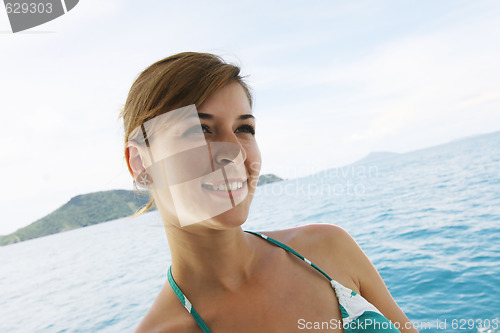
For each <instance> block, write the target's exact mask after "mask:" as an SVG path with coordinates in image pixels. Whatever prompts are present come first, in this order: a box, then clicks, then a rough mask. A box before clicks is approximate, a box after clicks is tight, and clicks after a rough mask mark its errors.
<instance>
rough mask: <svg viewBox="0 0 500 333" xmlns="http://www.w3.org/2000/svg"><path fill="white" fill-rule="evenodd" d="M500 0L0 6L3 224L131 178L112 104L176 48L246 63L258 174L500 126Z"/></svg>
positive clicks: (6, 227)
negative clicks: (53, 10) (19, 17)
mask: <svg viewBox="0 0 500 333" xmlns="http://www.w3.org/2000/svg"><path fill="white" fill-rule="evenodd" d="M499 40H500V2H498V1H480V0H475V1H459V0H454V1H447V0H443V1H431V0H422V1H399V0H393V1H316V2H314V3H312V4H310V3H307V6H306V5H305V3H304V2H303V1H300V2H299V1H290V0H287V1H274V2H273V1H271V2H269V1H245V2H236V1H175V2H174V1H168V2H167V1H164V2H159V1H157V2H153V1H150V2H146V1H130V0H120V1H118V0H106V1H97V0H81V1H80V2H79V3H78V5H77V6H76V7H75V8H74V9H72V10H71V11H69V12H68V13H67V14H65V15H63V16H61V17H59V18H57V19H55V20H53V21H51V22H48V23H46V24H43V25H40V26H38V27H34V28H32V29H29V30H27V31H25V32H19V33H16V34H13V33H12V32H11V28H10V25H9V21H8V18H7V14H6V11H5V10H4V9H3V8H0V113H1V117H0V119H1V124H2V130H1V131H0V142H2V144H3V147H2V148H3V149H2V151H1V154H0V165H1V171H2V175H3V182H2V184H3V185H4V186H3V191H1V193H0V211H1V212H2V217H1V218H0V234H7V233H10V232H13V231H15V230H16V229H18V228H20V227H22V226H25V225H28V224H30V223H32V222H34V221H35V220H37V219H39V218H41V217H43V216H45V215H47V214H48V213H50V212H52V211H53V210H55V209H57V208H58V207H60V206H61V205H63V204H64V203H66V202H67V201H69V200H70V199H71V197H73V196H76V195H79V194H84V193H90V192H96V191H103V190H111V189H129V190H131V189H133V187H132V178H131V177H130V175H129V173H128V170H127V167H126V164H125V160H124V158H123V128H122V123H121V121H120V120H119V119H118V113H119V112H120V109H121V108H122V107H123V105H124V103H125V100H126V97H127V93H128V90H129V89H130V86H131V85H132V83H133V81H134V80H135V78H136V77H137V75H138V74H139V73H140V72H141V71H142V70H143V69H145V68H146V67H148V66H149V65H150V64H152V63H153V62H155V61H157V60H160V59H162V58H165V57H167V56H169V55H172V54H174V53H177V52H181V51H200V52H211V53H215V54H218V55H220V56H222V57H223V58H224V59H226V60H227V61H229V62H232V63H235V64H238V65H239V66H241V67H242V71H243V74H244V75H246V76H247V82H248V83H249V85H250V86H251V88H252V92H253V94H254V99H255V104H254V110H253V112H254V115H255V116H256V119H257V126H256V132H257V133H256V137H257V140H258V142H259V146H260V150H261V153H262V158H263V166H262V173H274V174H277V175H279V176H281V177H284V178H294V177H300V176H305V175H308V174H312V173H315V172H317V171H320V170H323V169H327V168H333V167H339V166H343V165H347V164H349V163H352V162H354V161H356V160H358V159H361V158H363V157H364V156H366V155H367V154H368V153H370V152H375V151H391V152H400V153H403V152H408V151H412V150H416V149H421V148H425V147H429V146H433V145H437V144H442V143H446V142H449V141H451V140H454V139H458V138H462V137H465V136H472V135H477V134H482V133H489V132H493V131H498V130H500V61H498V59H500V43H499V42H498V41H499Z"/></svg>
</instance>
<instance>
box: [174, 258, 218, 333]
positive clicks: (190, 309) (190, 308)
mask: <svg viewBox="0 0 500 333" xmlns="http://www.w3.org/2000/svg"><path fill="white" fill-rule="evenodd" d="M167 275H168V283H170V287H172V289H173V290H174V292H175V295H176V296H177V298H178V299H179V301H181V303H182V305H184V307H185V308H186V310H188V312H189V313H190V314H191V316H193V318H194V320H195V321H196V323H197V324H198V326H200V328H201V330H202V331H203V332H204V333H211V332H210V330H209V329H208V326H207V324H205V322H204V321H203V319H201V317H200V315H199V314H198V312H196V310H195V309H194V307H193V305H192V304H191V302H190V301H189V300H188V299H187V297H186V296H184V294H183V293H182V291H181V289H180V288H179V286H177V283H175V281H174V277H173V276H172V266H170V267H169V268H168V274H167Z"/></svg>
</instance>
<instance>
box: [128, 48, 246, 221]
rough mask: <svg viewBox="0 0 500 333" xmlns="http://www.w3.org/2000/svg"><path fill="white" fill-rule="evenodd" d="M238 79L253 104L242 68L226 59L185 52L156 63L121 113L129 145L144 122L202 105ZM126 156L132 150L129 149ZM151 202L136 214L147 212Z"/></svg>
mask: <svg viewBox="0 0 500 333" xmlns="http://www.w3.org/2000/svg"><path fill="white" fill-rule="evenodd" d="M231 82H238V83H239V84H241V86H242V87H243V89H244V90H245V92H246V94H247V96H248V100H249V102H250V106H252V95H251V93H250V90H249V88H248V86H247V84H246V83H245V82H244V81H243V77H241V76H240V68H239V67H238V66H236V65H233V64H229V63H227V62H225V61H224V60H223V59H222V58H220V57H218V56H216V55H213V54H209V53H197V52H182V53H178V54H175V55H172V56H170V57H167V58H165V59H163V60H160V61H158V62H155V63H154V64H152V65H151V66H149V67H148V68H146V69H145V70H144V71H143V72H142V73H141V74H140V75H139V76H138V77H137V79H136V80H135V82H134V83H133V84H132V87H131V88H130V91H129V93H128V97H127V101H126V102H125V107H124V108H123V110H122V111H121V112H120V117H121V118H123V127H124V129H125V144H126V143H127V142H128V141H129V140H132V139H134V138H132V137H131V136H133V134H132V132H133V131H134V129H136V128H138V127H140V126H141V125H142V124H143V123H144V122H146V121H147V120H149V119H152V118H154V117H156V116H159V115H161V114H163V113H165V112H168V111H172V110H175V109H177V108H179V107H183V106H187V105H191V104H195V105H196V107H199V106H200V105H201V104H202V103H203V102H204V101H205V100H207V98H208V97H210V96H211V95H212V94H213V93H214V92H215V91H217V90H218V89H220V88H222V87H224V86H226V85H227V84H228V83H231ZM125 158H126V159H128V152H127V150H126V149H125ZM153 203H154V200H153V199H152V198H151V200H150V201H149V203H148V204H147V205H146V206H144V207H143V208H141V209H140V210H139V211H138V212H137V213H136V214H137V215H140V214H142V213H144V212H146V211H147V210H148V209H149V208H150V207H151V206H152V205H153Z"/></svg>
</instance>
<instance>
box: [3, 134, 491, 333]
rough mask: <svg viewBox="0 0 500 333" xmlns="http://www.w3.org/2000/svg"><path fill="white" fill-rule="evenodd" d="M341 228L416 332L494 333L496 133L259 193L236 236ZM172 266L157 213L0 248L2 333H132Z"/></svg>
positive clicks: (380, 159) (385, 157)
mask: <svg viewBox="0 0 500 333" xmlns="http://www.w3.org/2000/svg"><path fill="white" fill-rule="evenodd" d="M309 223H333V224H337V225H340V226H342V227H343V228H344V229H346V230H347V231H349V232H350V234H351V235H352V236H353V237H354V238H355V239H356V241H357V242H358V243H359V244H360V246H361V247H362V248H363V250H364V251H365V252H366V254H367V255H368V256H369V258H370V259H371V260H372V262H373V263H374V265H375V266H376V267H377V269H378V270H379V272H380V274H381V275H382V277H383V278H384V280H385V282H386V284H387V286H388V288H389V290H390V291H391V293H392V295H393V296H394V298H395V300H396V301H397V302H398V304H399V305H400V306H401V308H402V309H403V310H404V311H405V313H406V314H407V316H408V317H409V318H410V320H411V321H412V322H414V323H415V325H417V327H419V329H420V331H421V332H500V296H499V295H500V132H496V133H491V134H487V135H482V136H478V137H474V138H470V139H465V140H460V141H455V142H452V143H449V144H446V145H441V146H436V147H432V148H427V149H423V150H419V151H415V152H410V153H406V154H399V155H381V156H379V157H378V158H376V157H374V158H372V159H368V160H365V161H361V162H359V163H356V164H353V165H350V166H346V167H343V168H338V169H332V170H327V171H325V172H321V173H318V174H315V175H311V176H308V177H305V178H300V179H291V180H286V181H283V182H280V183H274V184H269V185H265V186H262V187H259V188H258V191H257V194H256V197H255V198H254V204H253V206H252V209H251V214H250V218H249V220H248V222H247V223H246V224H245V226H244V227H245V228H246V229H249V230H260V231H263V230H274V229H282V228H289V227H294V226H299V225H304V224H309ZM169 264H170V259H169V250H168V245H167V242H166V237H165V234H164V230H163V228H162V226H161V221H160V218H159V215H158V213H157V212H151V213H146V214H145V215H143V216H141V217H138V218H135V219H132V218H125V219H119V220H115V221H111V222H107V223H102V224H99V225H95V226H91V227H87V228H83V229H78V230H73V231H69V232H64V233H60V234H57V235H51V236H47V237H43V238H39V239H35V240H31V241H26V242H23V243H19V244H13V245H9V246H5V247H0V267H1V269H0V296H1V297H0V310H1V312H0V314H1V316H0V332H130V331H132V330H133V329H134V328H135V327H136V326H137V324H138V323H139V321H140V320H141V319H142V317H143V316H144V314H145V313H146V311H147V310H148V308H149V306H150V305H151V303H152V302H153V300H154V298H155V297H156V295H157V293H158V291H159V289H160V288H161V286H162V285H163V283H164V282H165V279H166V271H167V268H168V266H169Z"/></svg>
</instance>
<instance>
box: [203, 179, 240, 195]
mask: <svg viewBox="0 0 500 333" xmlns="http://www.w3.org/2000/svg"><path fill="white" fill-rule="evenodd" d="M237 181H239V182H241V183H242V186H241V188H239V189H237V190H226V191H214V190H210V189H208V188H206V187H204V186H201V189H202V191H203V192H205V193H207V194H208V195H210V196H214V197H218V198H224V199H226V200H227V199H230V196H229V194H231V196H232V198H233V200H239V199H242V198H243V197H244V196H245V195H246V194H247V193H248V186H247V179H246V178H230V179H228V183H232V182H237ZM225 183H226V182H225V181H222V182H219V181H217V182H213V183H204V185H217V186H218V185H222V184H225Z"/></svg>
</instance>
